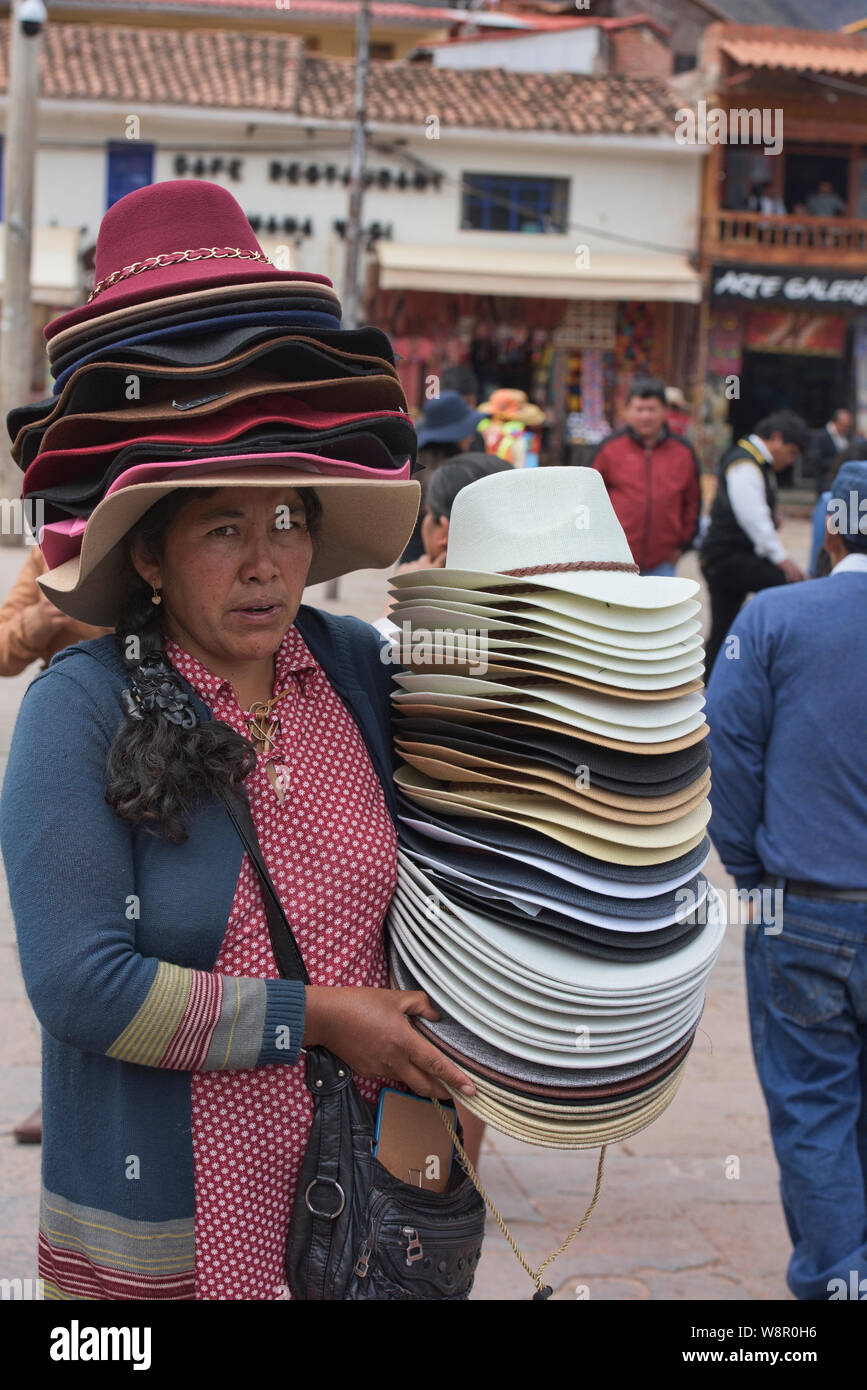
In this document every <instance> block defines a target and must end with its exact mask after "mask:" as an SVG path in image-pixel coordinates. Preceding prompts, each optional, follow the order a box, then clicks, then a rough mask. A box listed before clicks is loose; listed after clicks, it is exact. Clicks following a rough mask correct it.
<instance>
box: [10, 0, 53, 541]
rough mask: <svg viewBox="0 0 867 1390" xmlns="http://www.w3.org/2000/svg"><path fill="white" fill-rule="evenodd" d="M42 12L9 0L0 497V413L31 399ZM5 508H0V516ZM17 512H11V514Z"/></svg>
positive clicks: (13, 489)
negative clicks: (35, 190)
mask: <svg viewBox="0 0 867 1390" xmlns="http://www.w3.org/2000/svg"><path fill="white" fill-rule="evenodd" d="M47 18H48V16H47V13H46V10H45V6H44V4H43V3H42V0H16V3H14V4H13V5H12V6H10V11H9V84H8V88H7V92H6V141H5V151H4V153H5V168H4V173H3V242H4V254H5V273H4V284H3V312H2V316H0V430H2V440H3V442H2V446H0V459H2V484H3V497H4V498H9V499H10V500H11V499H13V498H16V497H20V496H21V474H20V473H19V471H18V469H17V467H16V466H15V464H14V463H13V461H12V457H11V455H10V453H9V446H8V443H7V441H6V415H7V412H8V411H9V410H11V409H12V407H13V406H16V405H23V404H24V403H25V402H26V401H27V400H29V398H30V374H31V371H32V355H33V307H32V304H33V301H32V294H31V285H30V257H31V251H32V246H33V184H34V172H35V168H36V124H37V116H38V109H39V49H40V35H41V32H42V28H43V25H44V24H45V22H46V20H47ZM9 513H10V509H8V508H4V516H8V515H9ZM15 514H17V513H15ZM21 532H22V534H20V535H19V534H16V528H15V527H12V528H9V529H8V531H7V527H6V526H5V525H4V526H3V528H2V530H0V545H20V544H21V543H22V541H23V539H24V536H23V527H22V528H21Z"/></svg>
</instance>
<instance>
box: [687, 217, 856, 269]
mask: <svg viewBox="0 0 867 1390" xmlns="http://www.w3.org/2000/svg"><path fill="white" fill-rule="evenodd" d="M704 250H705V252H706V253H707V254H708V255H710V256H712V257H713V258H714V260H724V261H726V260H727V261H741V260H750V261H762V262H766V263H774V262H782V263H786V264H789V265H797V264H798V263H801V264H806V265H822V264H831V265H840V266H843V265H848V266H864V265H865V258H867V220H864V221H862V220H861V219H860V218H856V217H810V216H809V215H808V214H807V213H795V212H790V213H786V214H784V215H777V214H775V213H774V214H772V213H765V212H729V211H726V210H722V209H721V210H720V211H719V212H716V213H712V214H711V215H710V216H708V217H706V218H705V219H704ZM865 268H867V267H865Z"/></svg>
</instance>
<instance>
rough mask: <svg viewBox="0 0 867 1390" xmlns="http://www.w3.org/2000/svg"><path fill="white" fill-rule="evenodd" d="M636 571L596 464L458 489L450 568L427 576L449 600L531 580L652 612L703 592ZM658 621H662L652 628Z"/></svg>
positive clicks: (508, 474) (414, 578)
mask: <svg viewBox="0 0 867 1390" xmlns="http://www.w3.org/2000/svg"><path fill="white" fill-rule="evenodd" d="M637 568H638V567H637V565H636V564H635V561H634V560H633V557H632V552H631V551H630V549H629V543H628V541H627V539H626V535H625V534H624V531H623V527H622V526H621V525H620V522H619V521H618V520H617V516H616V515H615V512H614V507H613V506H612V504H611V499H610V497H609V496H608V492H607V491H606V488H605V483H604V482H603V481H602V475H601V474H600V473H597V471H596V470H595V469H594V468H516V469H507V470H506V471H505V472H504V473H492V474H490V475H489V476H488V477H486V478H480V479H479V480H478V481H477V482H475V483H470V484H469V486H468V487H465V488H462V489H461V491H460V492H459V493H458V496H457V497H456V499H455V503H454V506H453V507H452V514H451V517H450V519H449V543H448V550H447V553H446V564H445V569H441V570H437V569H431V570H425V572H424V580H425V584H426V585H428V586H430V587H432V588H433V587H436V588H437V589H438V590H439V591H440V593H441V595H442V597H443V598H445V597H446V595H447V590H448V589H449V588H461V589H470V590H473V589H485V590H489V589H492V588H493V589H497V588H500V589H502V588H503V586H505V585H510V586H516V585H517V586H520V585H522V584H526V586H527V587H528V588H530V587H532V588H537V589H538V588H542V589H552V590H559V591H560V592H561V593H563V592H565V593H569V594H575V595H578V596H580V597H582V598H585V599H591V600H594V601H595V602H596V603H598V604H600V605H614V606H615V607H622V608H625V609H632V610H635V611H637V612H640V611H642V610H643V611H645V612H648V613H656V612H657V611H658V610H660V609H668V608H673V607H675V606H676V605H677V604H681V603H684V602H685V601H687V600H689V599H691V598H692V597H693V596H694V595H695V594H696V593H697V592H698V587H699V586H698V584H697V583H696V581H695V580H694V579H667V578H660V577H658V576H654V575H644V576H641V575H639V574H638V573H637ZM418 581H419V575H418V572H413V573H411V574H408V575H406V576H403V575H395V576H393V577H392V580H391V583H392V585H393V587H394V589H395V590H396V591H398V592H399V591H400V590H402V588H403V587H404V584H405V583H406V584H409V585H412V584H418ZM600 615H601V616H600V621H602V622H605V621H606V618H605V614H604V611H602V610H600ZM610 617H611V615H609V619H610ZM657 625H660V624H659V622H658V619H657V621H656V622H652V623H651V624H650V626H657Z"/></svg>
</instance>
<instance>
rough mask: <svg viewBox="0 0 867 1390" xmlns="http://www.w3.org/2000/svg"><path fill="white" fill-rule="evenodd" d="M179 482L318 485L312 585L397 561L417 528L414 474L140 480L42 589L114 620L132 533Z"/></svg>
mask: <svg viewBox="0 0 867 1390" xmlns="http://www.w3.org/2000/svg"><path fill="white" fill-rule="evenodd" d="M181 487H183V488H224V487H245V488H249V487H256V488H269V487H271V488H273V487H293V488H308V489H311V490H312V491H314V492H315V493H316V494H317V496H318V498H319V501H320V502H321V503H322V523H321V533H320V539H319V541H318V543H317V545H316V548H315V550H314V554H313V563H312V564H311V566H310V572H309V574H308V576H307V583H308V584H321V583H323V582H324V581H325V580H328V579H336V578H338V576H340V575H343V574H349V573H350V572H351V571H352V570H360V569H384V568H386V567H387V566H388V565H391V564H393V563H394V561H395V560H396V559H397V558H398V556H399V555H400V554H401V552H402V551H403V549H404V547H405V546H406V543H407V541H408V540H409V538H410V536H411V535H412V529H413V526H414V525H415V519H416V516H417V515H418V508H419V500H420V496H421V488H420V487H419V484H418V483H416V482H411V481H409V480H407V481H401V482H390V481H386V480H380V479H376V480H365V479H359V478H358V477H352V478H346V477H342V478H341V477H323V476H321V475H319V474H311V473H309V472H301V471H299V470H295V469H292V468H280V467H261V468H247V469H245V470H243V471H241V470H240V469H239V470H238V471H237V472H234V473H231V472H217V473H214V474H212V475H209V476H206V477H195V478H190V477H180V478H176V479H171V480H164V481H162V482H153V483H138V484H135V485H134V486H132V487H128V488H122V489H121V490H120V491H118V492H115V493H112V494H111V495H110V496H108V497H105V498H103V500H102V502H100V504H99V506H98V507H96V508H95V509H94V511H93V513H92V515H91V516H90V518H89V519H88V522H87V527H86V528H85V532H84V536H83V537H82V542H81V553H80V554H79V555H77V556H76V557H75V558H74V559H72V560H67V561H66V562H65V564H62V565H58V567H57V568H56V569H53V570H49V572H48V573H47V574H45V575H43V576H41V577H40V578H39V579H38V580H37V583H38V584H39V587H40V588H41V589H42V591H43V593H44V594H46V595H47V596H48V598H50V599H51V601H52V603H54V604H55V605H56V606H57V607H58V608H59V609H60V610H61V612H63V613H67V614H68V615H69V616H70V617H71V618H77V619H78V620H79V622H83V623H90V624H92V625H93V626H95V627H113V626H114V625H115V623H116V621H117V612H118V605H119V603H120V602H121V599H122V597H123V592H124V588H125V584H124V577H125V574H126V569H127V563H128V562H127V558H126V545H125V537H126V535H127V532H128V531H130V530H131V528H132V527H133V526H134V525H135V523H136V522H137V521H139V520H140V519H141V517H143V516H144V514H145V512H146V511H148V510H149V509H150V508H151V507H152V506H153V505H154V504H155V503H156V502H159V500H160V498H162V497H165V496H166V494H167V493H170V492H175V491H176V490H177V489H178V488H181Z"/></svg>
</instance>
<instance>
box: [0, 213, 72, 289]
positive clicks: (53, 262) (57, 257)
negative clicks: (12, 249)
mask: <svg viewBox="0 0 867 1390" xmlns="http://www.w3.org/2000/svg"><path fill="white" fill-rule="evenodd" d="M80 244H81V232H80V230H79V228H78V227H35V228H34V230H33V256H32V260H31V267H30V271H31V279H32V282H33V302H34V304H51V305H55V306H57V307H58V308H59V307H62V306H66V305H69V306H70V307H72V306H74V305H76V304H80V303H81V301H82V297H83V296H82V277H81V270H80V266H79V258H78V248H79V246H80ZM5 283H6V239H5V236H4V227H3V224H2V223H0V294H2V286H3V285H5Z"/></svg>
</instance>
